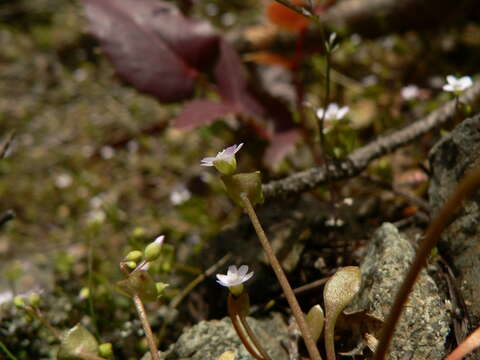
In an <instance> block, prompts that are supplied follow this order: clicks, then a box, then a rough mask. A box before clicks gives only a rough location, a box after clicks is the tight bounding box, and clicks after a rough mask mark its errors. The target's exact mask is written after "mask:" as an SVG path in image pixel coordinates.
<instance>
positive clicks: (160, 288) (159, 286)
mask: <svg viewBox="0 0 480 360" xmlns="http://www.w3.org/2000/svg"><path fill="white" fill-rule="evenodd" d="M155 286H156V287H157V296H158V297H162V296H163V294H164V293H165V289H166V288H167V287H168V286H170V285H169V284H167V283H164V282H157V283H156V284H155Z"/></svg>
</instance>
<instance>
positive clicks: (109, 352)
mask: <svg viewBox="0 0 480 360" xmlns="http://www.w3.org/2000/svg"><path fill="white" fill-rule="evenodd" d="M98 352H99V354H100V356H102V357H104V358H112V357H113V348H112V344H111V343H103V344H100V346H99V347H98Z"/></svg>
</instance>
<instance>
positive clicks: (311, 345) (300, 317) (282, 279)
mask: <svg viewBox="0 0 480 360" xmlns="http://www.w3.org/2000/svg"><path fill="white" fill-rule="evenodd" d="M240 197H241V199H242V201H243V203H244V207H245V211H246V212H247V214H248V216H249V217H250V221H251V222H252V224H253V227H254V228H255V231H256V233H257V236H258V239H259V240H260V243H261V244H262V246H263V249H264V250H265V253H266V254H267V257H268V260H269V261H270V265H271V266H272V268H273V271H274V272H275V275H276V276H277V279H278V282H279V283H280V286H281V287H282V290H283V293H284V294H285V297H286V299H287V301H288V304H289V305H290V308H291V309H292V312H293V316H294V317H295V320H296V321H297V324H298V327H299V328H300V331H301V333H302V336H303V340H304V341H305V345H306V347H307V350H308V353H309V354H310V357H311V359H312V360H321V359H322V357H321V356H320V353H319V352H318V348H317V345H316V344H315V341H314V340H313V337H312V334H311V332H310V329H309V328H308V325H307V322H306V320H305V316H304V314H303V312H302V309H300V305H299V304H298V301H297V298H296V297H295V294H294V293H293V290H292V287H291V286H290V284H289V282H288V280H287V277H286V276H285V273H284V272H283V269H282V267H281V265H280V262H279V261H278V259H277V257H276V256H275V253H274V251H273V248H272V246H271V245H270V242H269V241H268V238H267V235H265V232H264V231H263V228H262V225H261V224H260V220H258V217H257V214H256V213H255V209H254V208H253V206H252V203H251V202H250V200H249V199H248V196H247V195H246V194H245V193H242V194H240Z"/></svg>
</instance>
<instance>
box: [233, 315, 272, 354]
mask: <svg viewBox="0 0 480 360" xmlns="http://www.w3.org/2000/svg"><path fill="white" fill-rule="evenodd" d="M238 317H239V319H240V322H241V323H242V325H243V328H244V329H245V331H246V332H247V334H248V336H249V338H250V339H251V340H252V342H253V345H255V347H256V348H257V349H258V351H259V352H260V354H262V356H263V358H264V359H265V360H272V358H271V357H270V355H268V353H267V351H266V350H265V349H264V348H263V346H262V344H260V341H258V338H257V335H255V333H254V332H253V330H252V328H251V327H250V325H249V324H248V322H247V319H246V318H245V316H243V315H240V314H239V315H238Z"/></svg>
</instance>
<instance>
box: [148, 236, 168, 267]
mask: <svg viewBox="0 0 480 360" xmlns="http://www.w3.org/2000/svg"><path fill="white" fill-rule="evenodd" d="M164 238H165V236H163V235H161V236H159V237H157V238H156V239H155V241H154V242H152V243H150V244H148V245H147V247H146V248H145V252H144V254H145V261H154V260H156V259H157V258H158V257H159V256H160V250H161V249H162V243H163V239H164Z"/></svg>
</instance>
